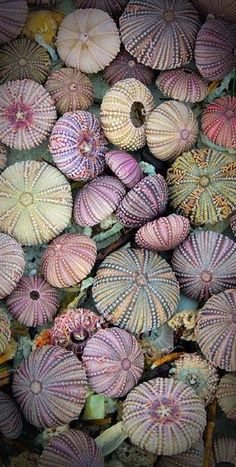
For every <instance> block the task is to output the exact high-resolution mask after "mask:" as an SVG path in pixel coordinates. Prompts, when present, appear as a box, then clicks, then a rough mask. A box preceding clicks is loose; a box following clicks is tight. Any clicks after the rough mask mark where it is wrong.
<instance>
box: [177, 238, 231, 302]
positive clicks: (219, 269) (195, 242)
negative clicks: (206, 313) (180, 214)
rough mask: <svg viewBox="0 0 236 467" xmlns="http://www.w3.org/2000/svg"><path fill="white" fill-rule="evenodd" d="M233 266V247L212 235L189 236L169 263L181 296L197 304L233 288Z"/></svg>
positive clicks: (226, 240)
mask: <svg viewBox="0 0 236 467" xmlns="http://www.w3.org/2000/svg"><path fill="white" fill-rule="evenodd" d="M235 264H236V244H235V243H234V242H233V241H232V240H230V239H229V238H228V237H225V236H224V235H221V234H219V233H216V232H212V231H202V232H196V233H193V234H191V235H190V236H189V237H188V238H187V239H186V240H184V242H183V243H181V245H179V246H178V248H177V249H176V250H175V251H174V254H173V256H172V262H171V265H172V268H173V270H174V272H175V275H176V278H177V280H178V282H179V284H180V290H181V291H182V293H183V294H184V295H186V296H187V297H189V298H192V299H195V300H198V301H202V300H207V299H208V298H209V297H210V296H211V295H213V294H218V293H220V292H222V291H223V290H225V289H229V288H232V287H236V270H235Z"/></svg>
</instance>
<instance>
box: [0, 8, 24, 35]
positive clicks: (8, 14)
mask: <svg viewBox="0 0 236 467" xmlns="http://www.w3.org/2000/svg"><path fill="white" fill-rule="evenodd" d="M27 13H28V7H27V2H26V0H0V44H5V42H9V41H11V40H12V39H14V38H15V37H16V36H18V34H20V32H21V30H22V28H23V26H24V24H25V21H26V18H27Z"/></svg>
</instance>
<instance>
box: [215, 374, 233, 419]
mask: <svg viewBox="0 0 236 467" xmlns="http://www.w3.org/2000/svg"><path fill="white" fill-rule="evenodd" d="M216 397H217V401H218V404H219V406H220V408H221V410H223V412H224V413H225V415H226V416H227V418H230V419H232V420H235V421H236V373H227V374H226V375H224V376H223V377H222V378H221V380H220V384H219V386H218V389H217V393H216Z"/></svg>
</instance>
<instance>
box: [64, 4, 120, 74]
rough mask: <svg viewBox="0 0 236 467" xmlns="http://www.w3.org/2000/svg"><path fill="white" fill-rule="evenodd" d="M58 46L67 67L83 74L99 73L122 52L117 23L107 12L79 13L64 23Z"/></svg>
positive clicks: (92, 10)
mask: <svg viewBox="0 0 236 467" xmlns="http://www.w3.org/2000/svg"><path fill="white" fill-rule="evenodd" d="M56 46H57V51H58V54H59V56H60V58H61V60H62V61H63V62H65V64H66V65H67V66H71V67H73V68H77V69H78V70H80V71H82V72H84V73H97V72H98V71H99V70H103V69H104V68H105V67H106V66H107V65H109V63H110V62H111V61H112V60H113V58H115V56H116V55H117V53H118V52H119V50H120V36H119V31H118V29H117V27H116V24H115V22H114V21H113V19H112V18H111V17H110V16H109V15H108V13H106V12H105V11H102V10H99V9H93V8H85V9H78V10H76V11H74V12H73V13H70V14H69V15H67V16H65V18H64V19H63V21H62V23H61V25H60V27H59V31H58V34H57V41H56Z"/></svg>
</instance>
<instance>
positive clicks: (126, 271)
mask: <svg viewBox="0 0 236 467" xmlns="http://www.w3.org/2000/svg"><path fill="white" fill-rule="evenodd" d="M92 293H93V298H94V300H95V304H96V306H97V309H98V311H99V312H100V313H101V314H102V315H103V316H104V318H105V319H107V320H108V321H111V322H112V323H113V324H115V325H116V326H119V327H121V328H125V329H127V330H129V331H131V332H132V333H136V334H140V333H142V332H146V331H150V330H152V329H154V328H156V327H158V326H160V325H161V324H163V323H164V322H165V321H167V320H168V319H169V318H170V317H171V316H172V315H173V314H174V312H175V310H176V307H177V303H178V300H179V285H178V282H177V280H176V278H175V275H174V273H173V271H172V269H171V267H170V266H169V264H168V263H167V262H166V261H165V260H164V259H162V258H161V257H160V256H159V255H158V254H157V253H153V252H151V251H148V250H138V249H132V248H127V249H125V250H118V251H116V252H114V253H111V254H110V255H109V256H107V257H106V258H105V260H104V261H103V262H102V264H101V266H100V268H99V269H98V272H97V275H96V277H95V280H94V283H93V288H92Z"/></svg>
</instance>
